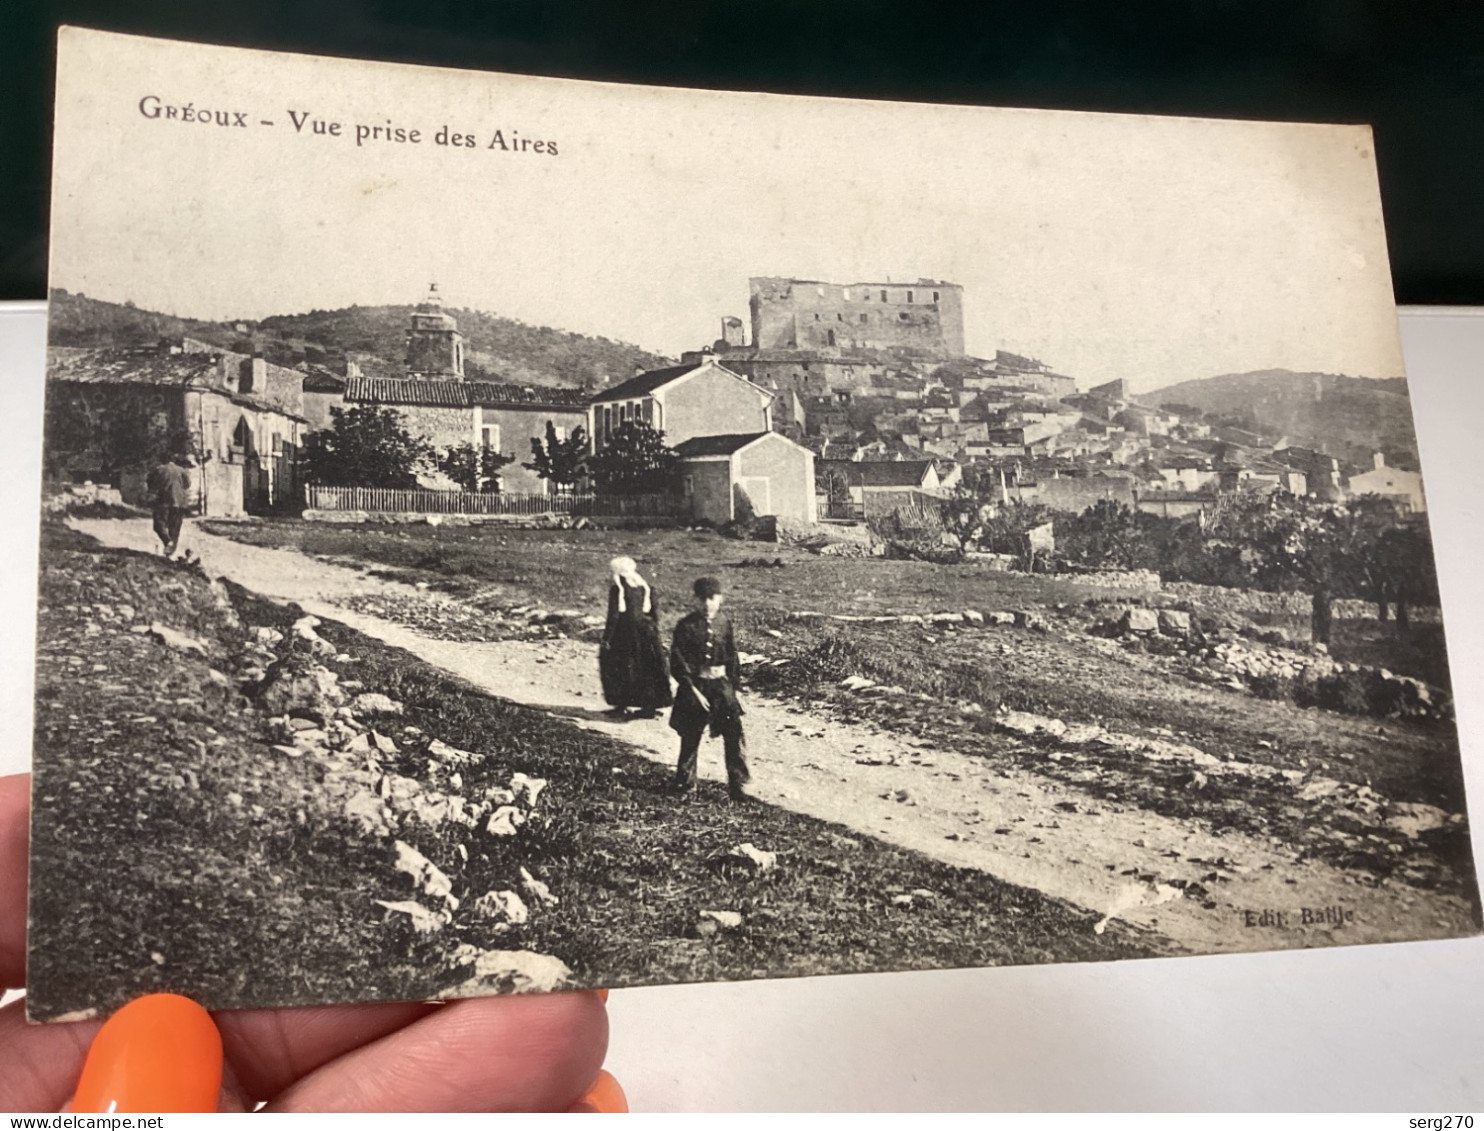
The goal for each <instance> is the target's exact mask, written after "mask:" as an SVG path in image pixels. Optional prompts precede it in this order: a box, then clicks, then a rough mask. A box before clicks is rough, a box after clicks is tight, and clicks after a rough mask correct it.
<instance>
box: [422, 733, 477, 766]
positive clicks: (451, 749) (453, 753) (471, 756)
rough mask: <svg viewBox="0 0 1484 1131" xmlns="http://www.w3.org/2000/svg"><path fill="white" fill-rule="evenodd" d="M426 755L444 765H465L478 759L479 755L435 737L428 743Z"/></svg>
mask: <svg viewBox="0 0 1484 1131" xmlns="http://www.w3.org/2000/svg"><path fill="white" fill-rule="evenodd" d="M428 756H429V757H430V758H436V759H437V760H438V761H440V762H442V763H443V764H444V765H446V766H467V765H470V764H472V763H474V762H477V761H479V755H478V754H475V753H474V752H473V751H472V750H460V749H459V748H458V747H457V746H450V745H448V743H446V742H443V741H441V740H439V739H436V738H435V739H433V740H432V741H431V742H429V743H428Z"/></svg>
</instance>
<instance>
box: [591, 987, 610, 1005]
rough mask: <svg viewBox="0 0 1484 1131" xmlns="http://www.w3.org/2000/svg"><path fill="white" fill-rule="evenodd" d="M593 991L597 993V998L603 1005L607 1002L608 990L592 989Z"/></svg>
mask: <svg viewBox="0 0 1484 1131" xmlns="http://www.w3.org/2000/svg"><path fill="white" fill-rule="evenodd" d="M593 993H595V994H597V995H598V1000H599V1001H601V1002H603V1003H604V1004H605V1005H606V1004H607V1003H608V991H607V990H594V991H593Z"/></svg>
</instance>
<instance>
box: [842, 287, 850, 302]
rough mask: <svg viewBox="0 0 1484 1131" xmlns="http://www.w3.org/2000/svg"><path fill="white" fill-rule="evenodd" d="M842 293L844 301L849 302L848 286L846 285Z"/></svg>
mask: <svg viewBox="0 0 1484 1131" xmlns="http://www.w3.org/2000/svg"><path fill="white" fill-rule="evenodd" d="M842 293H843V294H844V295H845V301H846V302H849V301H850V288H849V287H846V288H845V290H844V291H843V292H842Z"/></svg>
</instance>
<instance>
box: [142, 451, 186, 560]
mask: <svg viewBox="0 0 1484 1131" xmlns="http://www.w3.org/2000/svg"><path fill="white" fill-rule="evenodd" d="M189 465H190V460H189V459H187V458H184V457H181V456H166V457H165V459H164V460H162V461H161V462H160V463H157V464H156V465H155V466H154V467H152V468H150V470H149V475H148V476H147V477H146V479H145V487H146V488H147V489H148V490H149V493H150V499H151V501H152V503H153V507H154V517H155V536H156V537H158V538H159V540H160V545H161V547H162V548H163V550H164V553H165V556H166V557H167V558H173V557H174V556H175V550H176V548H177V547H178V546H179V545H180V527H181V524H182V523H183V522H184V521H185V513H186V510H187V508H189V507H190V505H191V473H190V472H189V471H188V470H187V468H188V467H189Z"/></svg>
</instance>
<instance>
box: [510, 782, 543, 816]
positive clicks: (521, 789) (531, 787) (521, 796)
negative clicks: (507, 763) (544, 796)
mask: <svg viewBox="0 0 1484 1131" xmlns="http://www.w3.org/2000/svg"><path fill="white" fill-rule="evenodd" d="M545 788H546V779H545V778H532V777H527V776H526V775H525V774H511V775H510V791H511V792H512V793H513V794H514V795H515V799H516V800H517V801H519V802H521V803H522V804H523V805H525V807H526V808H527V809H534V808H536V799H537V798H538V797H540V796H541V791H542V790H543V789H545Z"/></svg>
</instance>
